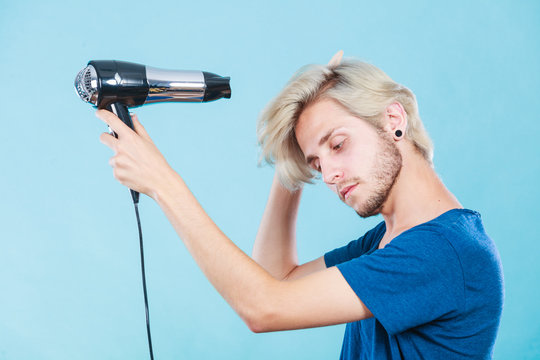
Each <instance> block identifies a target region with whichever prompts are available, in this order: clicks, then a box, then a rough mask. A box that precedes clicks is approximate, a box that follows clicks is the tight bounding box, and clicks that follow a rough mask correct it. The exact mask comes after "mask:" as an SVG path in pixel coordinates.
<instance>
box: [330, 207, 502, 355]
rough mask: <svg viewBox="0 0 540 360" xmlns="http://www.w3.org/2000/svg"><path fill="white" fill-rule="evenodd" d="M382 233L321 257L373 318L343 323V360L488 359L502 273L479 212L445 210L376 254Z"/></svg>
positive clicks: (496, 324)
mask: <svg viewBox="0 0 540 360" xmlns="http://www.w3.org/2000/svg"><path fill="white" fill-rule="evenodd" d="M385 231H386V226H385V223H384V222H381V223H380V224H379V225H377V226H376V227H375V228H373V229H372V230H370V231H368V232H367V233H366V234H365V235H364V236H362V237H360V238H359V239H358V240H355V241H352V242H351V243H349V244H348V245H346V246H344V247H342V248H338V249H335V250H333V251H331V252H328V253H326V254H325V256H324V260H325V262H326V266H327V267H331V266H335V265H337V267H338V269H339V270H340V271H341V273H342V274H343V277H344V278H345V279H346V280H347V282H348V283H349V285H350V286H351V288H352V289H353V290H354V292H355V293H356V294H357V295H358V297H359V298H360V300H362V302H363V303H364V304H365V305H366V306H367V308H368V309H369V310H370V311H371V313H372V314H373V317H372V318H369V319H365V320H361V321H357V322H353V323H348V324H347V327H346V329H345V337H344V340H343V347H342V349H341V359H344V360H345V359H347V360H349V359H445V360H450V359H491V357H492V352H493V345H494V343H495V338H496V336H497V330H498V328H499V321H500V318H501V312H502V305H503V297H504V289H503V274H502V267H501V262H500V258H499V254H498V252H497V249H496V248H495V244H494V243H493V241H492V240H491V239H490V238H489V236H488V235H487V234H486V232H485V230H484V227H483V225H482V220H481V218H480V214H479V213H477V212H476V211H472V210H467V209H454V210H450V211H448V212H446V213H444V214H442V215H440V216H439V217H437V218H435V219H433V220H431V221H428V222H426V223H423V224H420V225H417V226H415V227H413V228H411V229H409V230H407V231H404V232H403V233H401V234H400V235H399V236H397V237H395V238H394V239H393V240H392V241H391V242H390V243H389V244H387V245H386V246H385V247H384V248H383V249H377V248H378V246H379V243H380V241H381V239H382V237H383V235H384V233H385Z"/></svg>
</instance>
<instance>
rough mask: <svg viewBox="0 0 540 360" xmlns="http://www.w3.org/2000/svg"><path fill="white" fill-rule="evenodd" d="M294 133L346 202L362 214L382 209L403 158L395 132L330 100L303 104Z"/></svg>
mask: <svg viewBox="0 0 540 360" xmlns="http://www.w3.org/2000/svg"><path fill="white" fill-rule="evenodd" d="M295 132H296V139H297V141H298V144H299V145H300V148H301V149H302V152H303V153H304V155H305V157H306V161H307V162H308V164H309V166H311V167H312V168H313V169H315V170H317V171H319V172H320V173H321V175H322V179H323V181H324V182H325V183H326V184H327V185H328V187H330V189H332V191H334V192H335V193H337V194H338V196H339V197H340V199H341V200H342V201H343V202H345V203H346V204H347V205H349V206H350V207H352V208H353V209H354V210H355V211H356V212H357V213H358V215H360V216H361V217H369V216H372V215H376V214H378V213H379V212H380V211H381V209H382V206H383V205H384V202H385V201H386V199H387V198H388V195H389V193H390V190H391V189H392V186H393V185H394V182H395V180H396V178H397V176H398V175H399V171H400V169H401V163H402V161H401V154H400V152H399V150H398V149H397V147H396V145H395V144H394V142H393V140H392V139H391V137H390V136H388V135H386V134H385V133H384V132H383V131H382V130H378V129H376V128H375V127H373V126H372V125H371V124H369V123H368V122H366V121H364V120H362V119H359V118H358V117H355V116H353V115H351V114H350V113H349V112H347V110H345V108H343V107H342V106H341V105H339V104H338V103H337V102H336V101H334V100H330V99H323V100H320V101H317V102H316V103H314V104H311V105H310V106H308V107H307V108H306V109H304V111H302V113H301V114H300V117H299V119H298V123H297V125H296V128H295Z"/></svg>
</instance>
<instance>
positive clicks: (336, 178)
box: [320, 161, 344, 185]
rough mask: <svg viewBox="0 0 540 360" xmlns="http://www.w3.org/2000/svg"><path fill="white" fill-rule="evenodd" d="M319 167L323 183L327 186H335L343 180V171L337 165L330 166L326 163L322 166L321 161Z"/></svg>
mask: <svg viewBox="0 0 540 360" xmlns="http://www.w3.org/2000/svg"><path fill="white" fill-rule="evenodd" d="M320 166H321V174H322V178H323V181H324V182H325V183H326V184H327V185H335V184H337V183H338V182H340V181H341V180H342V179H343V176H344V175H343V170H342V168H341V167H340V166H339V165H338V164H332V163H330V162H328V161H327V162H326V163H325V164H323V163H322V161H321V164H320Z"/></svg>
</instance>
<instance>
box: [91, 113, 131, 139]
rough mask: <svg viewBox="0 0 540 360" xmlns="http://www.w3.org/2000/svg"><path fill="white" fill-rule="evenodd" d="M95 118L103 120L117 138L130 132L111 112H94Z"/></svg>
mask: <svg viewBox="0 0 540 360" xmlns="http://www.w3.org/2000/svg"><path fill="white" fill-rule="evenodd" d="M96 116H97V117H98V118H100V119H101V120H103V122H105V123H106V124H107V125H109V127H110V128H111V129H112V131H114V132H115V133H116V134H117V135H118V136H123V135H126V134H129V133H130V132H131V131H132V130H131V129H130V128H129V126H127V125H126V124H124V122H123V121H122V120H120V118H119V117H118V116H116V115H114V114H113V113H112V112H110V111H107V110H104V109H100V110H98V111H96Z"/></svg>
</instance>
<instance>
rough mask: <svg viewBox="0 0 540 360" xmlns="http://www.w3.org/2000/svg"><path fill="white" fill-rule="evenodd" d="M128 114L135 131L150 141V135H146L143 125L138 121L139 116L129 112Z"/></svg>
mask: <svg viewBox="0 0 540 360" xmlns="http://www.w3.org/2000/svg"><path fill="white" fill-rule="evenodd" d="M130 115H131V121H133V127H134V128H135V132H136V133H137V134H139V135H140V136H141V137H143V138H144V139H146V140H150V141H152V139H151V138H150V135H148V133H147V132H146V129H145V128H144V126H142V124H141V123H140V122H139V118H138V117H137V115H136V114H131V113H130Z"/></svg>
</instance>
